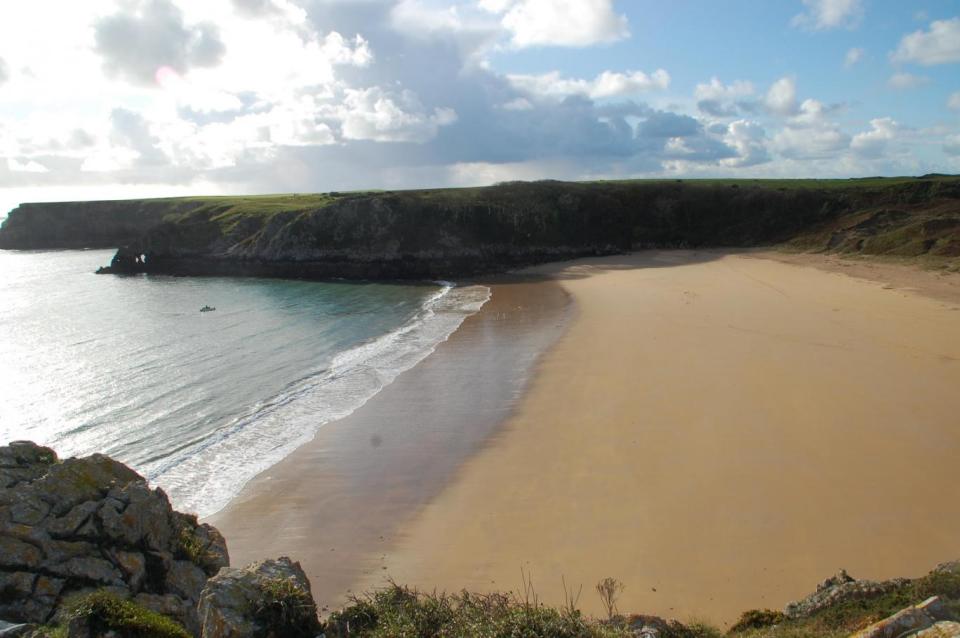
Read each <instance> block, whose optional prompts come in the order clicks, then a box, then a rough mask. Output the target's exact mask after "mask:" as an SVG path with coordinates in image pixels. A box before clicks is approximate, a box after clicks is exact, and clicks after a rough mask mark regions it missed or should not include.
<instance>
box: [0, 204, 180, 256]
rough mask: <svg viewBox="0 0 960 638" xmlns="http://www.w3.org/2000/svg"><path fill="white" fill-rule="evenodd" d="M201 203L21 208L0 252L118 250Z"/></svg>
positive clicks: (8, 223)
mask: <svg viewBox="0 0 960 638" xmlns="http://www.w3.org/2000/svg"><path fill="white" fill-rule="evenodd" d="M196 205H197V204H196V203H193V202H189V201H180V202H177V201H176V200H130V201H114V202H57V203H49V204H21V205H20V206H18V207H17V208H15V209H14V210H12V211H11V212H10V214H9V216H8V217H7V218H6V220H4V222H3V226H2V227H0V248H6V249H18V250H41V249H51V248H118V247H120V246H124V245H127V244H129V243H130V242H132V241H134V240H136V239H137V238H138V237H140V236H141V235H143V234H144V233H145V232H147V231H148V230H149V229H150V228H152V227H154V226H156V225H157V224H159V223H160V221H161V220H162V219H163V217H164V216H165V215H168V214H170V213H171V212H175V211H177V210H183V209H189V208H194V207H196Z"/></svg>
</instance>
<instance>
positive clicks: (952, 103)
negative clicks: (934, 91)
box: [947, 91, 960, 111]
mask: <svg viewBox="0 0 960 638" xmlns="http://www.w3.org/2000/svg"><path fill="white" fill-rule="evenodd" d="M947 108H951V109H953V110H954V111H960V91H954V92H953V93H951V94H950V97H948V98H947Z"/></svg>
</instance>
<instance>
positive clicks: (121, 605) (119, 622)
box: [50, 590, 190, 638]
mask: <svg viewBox="0 0 960 638" xmlns="http://www.w3.org/2000/svg"><path fill="white" fill-rule="evenodd" d="M59 616H60V621H61V624H63V625H69V624H70V623H71V622H77V621H81V622H84V623H85V624H86V625H87V627H88V628H89V629H90V633H91V635H93V636H102V635H104V634H106V633H107V632H110V631H113V632H116V633H117V634H119V636H120V637H121V638H190V634H188V633H187V632H186V630H185V629H184V628H183V627H181V626H180V625H178V624H177V623H175V622H174V621H173V620H171V619H169V618H167V617H166V616H162V615H160V614H158V613H156V612H155V611H150V610H149V609H146V608H144V607H141V606H140V605H138V604H136V603H134V602H133V601H130V600H127V599H125V598H120V597H119V596H117V595H116V594H112V593H110V592H108V591H104V590H100V591H96V592H93V593H92V594H86V595H81V596H77V597H74V598H71V599H69V600H68V601H67V602H66V603H65V604H64V606H63V608H62V609H61V611H60V613H59ZM57 631H61V632H62V629H55V630H53V632H51V634H50V635H57V634H56V632H57Z"/></svg>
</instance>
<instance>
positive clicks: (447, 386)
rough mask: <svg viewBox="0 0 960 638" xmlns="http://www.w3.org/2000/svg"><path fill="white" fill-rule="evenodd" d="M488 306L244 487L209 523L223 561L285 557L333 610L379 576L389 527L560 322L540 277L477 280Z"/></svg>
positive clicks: (448, 470) (476, 436) (513, 388)
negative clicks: (221, 542) (225, 556)
mask: <svg viewBox="0 0 960 638" xmlns="http://www.w3.org/2000/svg"><path fill="white" fill-rule="evenodd" d="M487 283H488V284H489V287H490V288H491V299H490V301H488V302H487V303H486V304H485V305H484V306H483V308H482V309H481V310H480V311H479V312H478V313H476V314H474V315H472V316H470V317H468V318H467V319H466V320H465V321H464V323H463V324H462V325H461V326H460V328H459V329H458V330H457V331H456V332H455V333H454V334H453V335H451V337H450V338H449V339H448V340H447V341H445V342H443V343H441V344H440V345H439V346H438V347H437V349H436V351H435V352H434V353H433V354H431V355H430V356H429V357H427V358H426V359H424V360H423V361H421V362H420V363H419V364H418V365H416V366H415V367H414V368H412V369H411V370H408V371H407V372H405V373H403V374H402V375H400V376H399V377H398V378H397V379H396V380H395V381H394V382H393V383H392V384H390V385H388V386H387V387H386V388H384V389H383V390H382V391H381V392H380V393H378V394H377V395H375V396H374V397H373V398H372V399H371V400H370V401H368V402H367V403H366V404H364V405H363V406H362V407H361V408H360V409H358V410H357V411H356V412H354V413H353V414H351V415H350V416H348V417H347V418H344V419H341V420H339V421H335V422H333V423H329V424H327V425H325V426H324V427H322V428H320V430H319V432H318V434H317V436H316V437H315V438H314V439H313V441H311V442H310V443H308V444H306V445H304V446H301V447H300V448H299V449H297V450H296V452H294V454H292V455H290V456H288V457H287V458H285V459H284V460H283V461H281V462H280V463H278V464H277V465H275V466H273V467H272V468H270V469H269V470H267V471H266V472H264V473H262V474H261V475H259V476H258V477H257V478H256V479H254V480H253V481H251V482H250V483H248V484H247V485H246V486H245V487H244V489H243V490H242V491H241V492H240V494H239V495H238V496H237V498H235V499H234V500H233V501H232V502H231V503H230V505H229V506H228V507H227V508H226V509H224V510H222V511H221V512H219V513H217V514H216V515H214V516H212V517H210V519H209V522H211V523H213V524H214V525H216V526H217V528H219V529H220V530H221V531H222V532H223V534H224V535H225V536H226V538H227V539H228V542H229V548H230V555H231V562H232V564H233V565H245V564H248V563H250V562H253V561H255V560H262V559H264V558H275V557H277V556H283V555H287V556H292V557H294V558H295V559H297V560H298V561H300V562H301V563H302V565H303V568H304V570H305V571H306V573H307V575H308V576H309V577H310V579H311V582H312V587H313V594H314V597H315V598H316V601H317V603H318V605H319V606H320V607H321V608H323V607H327V608H330V609H334V608H336V607H337V606H339V605H342V604H344V603H345V602H346V601H347V598H348V596H349V595H350V593H351V588H353V587H355V585H356V583H357V582H359V581H361V580H362V579H363V578H364V577H372V576H373V575H377V576H379V575H382V574H385V573H386V571H385V570H384V569H383V567H384V561H383V558H384V556H385V551H386V549H387V548H388V547H390V546H392V545H394V544H395V543H396V541H397V540H398V539H397V536H396V532H397V529H398V528H399V526H400V525H401V524H402V523H404V522H407V521H409V520H410V519H411V518H412V517H414V516H415V515H416V514H417V513H418V512H419V511H420V510H421V509H422V508H423V506H424V505H426V504H427V503H428V502H430V501H431V500H432V499H434V498H435V497H437V496H438V495H439V494H440V492H441V491H442V490H443V489H444V488H445V487H446V485H447V484H449V482H450V481H451V480H452V479H453V477H454V476H455V474H456V472H457V470H458V469H459V468H460V467H461V465H462V464H463V462H464V461H465V460H466V459H467V458H469V457H470V456H471V455H473V454H474V453H476V452H477V450H479V449H480V448H481V447H482V446H483V445H484V443H485V442H486V441H487V440H488V438H489V436H490V434H491V433H492V432H493V431H494V430H495V429H496V428H497V427H498V426H499V425H500V424H501V423H502V422H503V421H504V420H505V419H506V418H507V417H508V416H509V414H510V412H511V410H512V409H513V408H514V407H515V406H516V404H517V402H518V400H519V398H520V397H521V396H522V395H523V391H524V388H525V387H526V384H527V382H528V379H529V378H530V373H531V371H532V368H533V365H534V363H535V361H536V360H537V357H538V356H540V354H541V353H542V352H544V351H545V350H546V348H547V347H548V346H549V345H551V344H552V343H554V342H555V341H556V339H557V338H558V337H559V336H560V334H561V333H562V332H563V330H564V328H565V326H566V325H567V323H568V321H569V316H570V308H571V305H570V300H569V296H568V295H567V293H566V292H565V291H564V290H563V288H562V287H561V286H560V285H558V284H557V283H555V282H552V281H549V280H545V279H544V278H543V277H542V276H530V275H527V276H524V277H501V278H498V279H497V280H496V281H494V282H487Z"/></svg>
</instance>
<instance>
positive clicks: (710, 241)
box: [0, 176, 960, 279]
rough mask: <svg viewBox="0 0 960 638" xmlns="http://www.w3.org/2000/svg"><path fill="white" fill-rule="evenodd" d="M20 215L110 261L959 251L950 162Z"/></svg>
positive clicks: (9, 233) (379, 270) (50, 243)
mask: <svg viewBox="0 0 960 638" xmlns="http://www.w3.org/2000/svg"><path fill="white" fill-rule="evenodd" d="M35 207H36V208H35ZM70 211H74V212H70ZM124 211H126V212H124ZM54 212H55V213H56V214H55V215H54ZM14 213H15V214H11V217H10V219H8V221H7V223H5V224H4V226H3V228H2V229H0V247H13V248H39V247H64V246H65V245H66V243H67V238H70V241H73V242H74V243H75V244H77V243H85V244H86V245H91V246H92V245H98V246H103V245H107V244H108V243H109V241H114V242H115V243H114V244H113V245H117V246H119V247H120V250H119V251H118V253H117V255H116V257H115V258H114V260H113V262H112V263H111V265H110V266H109V267H107V268H104V269H102V272H108V273H137V272H146V273H158V274H175V275H257V276H276V277H295V278H315V279H323V278H337V277H343V278H352V279H403V278H414V279H423V278H454V277H462V276H469V275H476V274H480V273H487V272H496V271H502V270H505V269H509V268H512V267H517V266H523V265H529V264H535V263H540V262H545V261H552V260H559V259H567V258H572V257H578V256H585V255H595V254H611V253H616V252H623V251H627V250H631V249H635V248H644V247H749V246H770V245H775V244H783V245H788V246H791V247H793V248H796V249H801V250H828V251H841V252H854V253H868V254H891V255H904V256H911V257H916V256H932V257H934V258H938V259H939V258H943V259H947V260H950V259H954V258H957V257H960V178H958V177H949V176H930V177H923V178H896V179H882V178H876V179H865V180H692V181H684V180H647V181H643V180H641V181H624V182H595V183H571V182H554V181H544V182H511V183H506V184H499V185H496V186H491V187H486V188H464V189H441V190H419V191H398V192H367V193H327V194H322V195H285V196H261V197H210V198H181V199H172V200H141V201H131V202H90V203H87V204H82V205H81V204H62V205H24V206H21V207H20V208H18V209H17V210H16V211H14ZM85 218H86V219H87V220H89V224H90V225H92V228H91V229H86V230H85V228H86V224H87V222H84V221H83V220H84V219H85ZM132 220H136V224H140V226H137V228H134V226H135V225H136V224H134V223H133V221H132ZM108 237H110V238H114V239H112V240H108ZM130 237H133V239H129V238H130ZM120 238H126V239H125V240H121V239H120ZM44 242H46V243H44Z"/></svg>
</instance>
